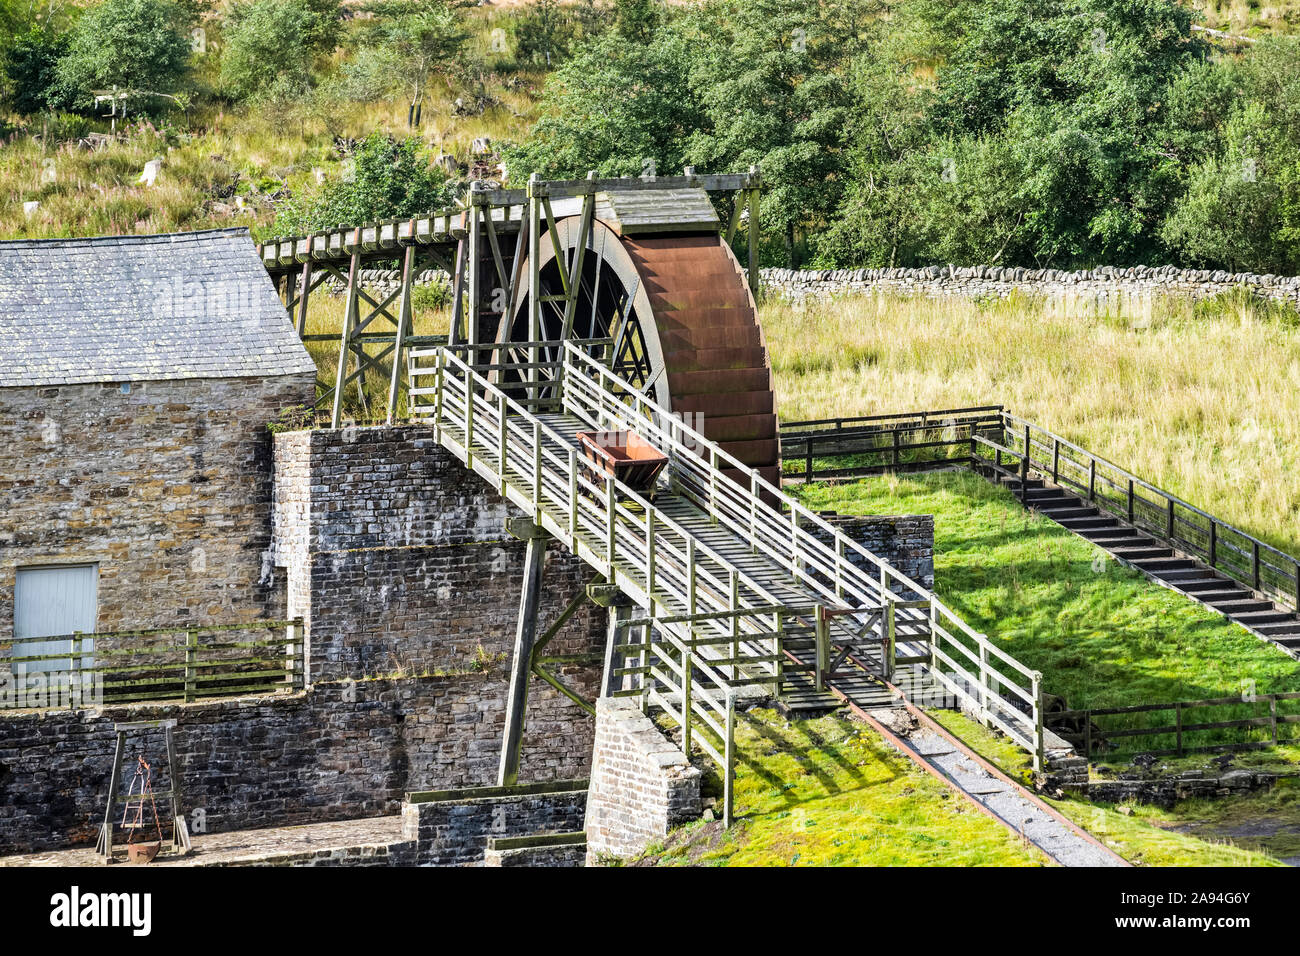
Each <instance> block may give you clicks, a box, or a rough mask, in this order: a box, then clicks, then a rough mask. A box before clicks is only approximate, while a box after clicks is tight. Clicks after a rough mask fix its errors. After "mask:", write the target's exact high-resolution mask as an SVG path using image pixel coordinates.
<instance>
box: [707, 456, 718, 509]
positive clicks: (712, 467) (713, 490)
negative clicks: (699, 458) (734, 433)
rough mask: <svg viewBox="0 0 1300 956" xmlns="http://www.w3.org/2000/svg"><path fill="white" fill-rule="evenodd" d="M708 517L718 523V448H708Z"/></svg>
mask: <svg viewBox="0 0 1300 956" xmlns="http://www.w3.org/2000/svg"><path fill="white" fill-rule="evenodd" d="M709 519H710V522H711V523H712V524H717V523H718V449H716V448H710V449H709Z"/></svg>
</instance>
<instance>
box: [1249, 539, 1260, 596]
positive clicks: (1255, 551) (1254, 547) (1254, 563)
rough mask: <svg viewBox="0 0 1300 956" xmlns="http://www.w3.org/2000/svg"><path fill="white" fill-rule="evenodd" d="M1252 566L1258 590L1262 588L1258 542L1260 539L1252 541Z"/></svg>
mask: <svg viewBox="0 0 1300 956" xmlns="http://www.w3.org/2000/svg"><path fill="white" fill-rule="evenodd" d="M1250 567H1251V574H1252V576H1253V578H1254V581H1255V590H1256V591H1258V590H1259V588H1260V583H1261V581H1260V567H1259V542H1258V541H1252V542H1251V543H1250Z"/></svg>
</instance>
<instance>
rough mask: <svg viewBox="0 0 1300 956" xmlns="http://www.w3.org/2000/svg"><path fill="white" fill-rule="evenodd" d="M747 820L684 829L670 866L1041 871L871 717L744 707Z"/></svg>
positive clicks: (666, 854)
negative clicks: (803, 715) (859, 719)
mask: <svg viewBox="0 0 1300 956" xmlns="http://www.w3.org/2000/svg"><path fill="white" fill-rule="evenodd" d="M736 741H737V750H738V753H739V759H738V762H737V766H736V783H735V787H736V790H735V810H736V817H737V822H736V824H735V825H734V826H733V827H732V828H731V830H730V831H725V830H723V829H722V824H721V822H713V823H696V824H691V825H688V826H686V827H682V828H681V829H679V830H677V831H674V833H673V834H672V835H671V837H670V838H669V840H668V841H666V843H665V844H663V845H659V846H652V847H651V848H650V849H649V850H648V851H647V852H646V854H644V855H643V856H642V858H641V859H640V860H639V861H638V862H639V863H643V864H651V865H660V866H681V865H695V866H1043V865H1046V864H1047V862H1048V861H1047V859H1046V857H1044V856H1043V855H1042V854H1041V853H1040V852H1039V851H1038V850H1037V849H1036V848H1034V847H1032V846H1028V847H1027V846H1025V845H1024V844H1023V843H1022V842H1021V840H1020V839H1019V837H1017V836H1015V835H1013V834H1012V833H1011V832H1010V831H1008V830H1007V829H1006V828H1005V827H1003V826H1002V825H1000V824H999V823H997V822H996V821H994V820H991V819H989V818H988V817H987V816H985V815H984V814H983V813H981V812H980V811H978V810H976V809H975V808H974V807H972V806H971V805H970V804H969V803H966V802H965V801H964V800H962V799H961V798H960V797H957V796H956V795H954V794H953V793H952V791H950V790H949V789H948V788H947V787H945V786H944V785H943V784H941V783H939V782H938V781H937V780H934V779H933V778H932V777H930V776H929V775H927V774H926V773H924V772H923V771H921V770H920V769H918V768H917V767H916V766H915V765H914V764H912V763H911V761H909V760H908V759H907V758H905V757H903V756H902V755H901V754H899V753H897V752H896V751H894V750H893V749H892V748H891V747H890V746H889V745H888V744H886V743H885V742H884V741H883V740H881V739H880V738H879V737H878V736H876V734H875V733H873V732H872V731H871V730H870V729H869V728H867V727H866V726H864V725H862V724H858V723H855V722H852V721H849V720H845V719H843V718H840V717H823V718H821V719H818V720H801V721H787V720H785V719H784V718H782V717H781V716H780V715H779V714H777V712H776V711H773V710H752V711H749V712H747V713H744V714H741V715H740V719H739V720H738V721H737V732H736Z"/></svg>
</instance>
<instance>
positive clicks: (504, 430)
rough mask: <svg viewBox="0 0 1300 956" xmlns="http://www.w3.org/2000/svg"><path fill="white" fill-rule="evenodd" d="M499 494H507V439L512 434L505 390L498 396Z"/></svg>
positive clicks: (503, 495)
mask: <svg viewBox="0 0 1300 956" xmlns="http://www.w3.org/2000/svg"><path fill="white" fill-rule="evenodd" d="M497 419H498V421H497V465H498V468H497V494H499V495H500V496H501V497H502V498H504V497H505V496H506V461H507V459H508V457H509V449H508V447H507V439H508V436H509V434H510V420H509V417H508V416H507V414H506V396H505V393H504V392H503V393H502V394H501V395H500V396H499V397H498V398H497Z"/></svg>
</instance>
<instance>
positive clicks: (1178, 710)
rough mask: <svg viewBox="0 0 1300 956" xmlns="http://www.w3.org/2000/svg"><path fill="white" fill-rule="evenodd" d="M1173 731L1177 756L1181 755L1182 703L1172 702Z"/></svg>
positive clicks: (1178, 701)
mask: <svg viewBox="0 0 1300 956" xmlns="http://www.w3.org/2000/svg"><path fill="white" fill-rule="evenodd" d="M1174 730H1175V732H1176V733H1177V747H1178V756H1180V757H1181V756H1182V755H1183V702H1182V701H1181V700H1176V701H1174Z"/></svg>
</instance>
